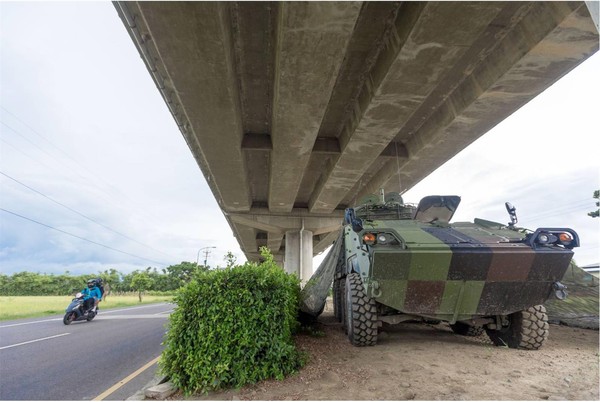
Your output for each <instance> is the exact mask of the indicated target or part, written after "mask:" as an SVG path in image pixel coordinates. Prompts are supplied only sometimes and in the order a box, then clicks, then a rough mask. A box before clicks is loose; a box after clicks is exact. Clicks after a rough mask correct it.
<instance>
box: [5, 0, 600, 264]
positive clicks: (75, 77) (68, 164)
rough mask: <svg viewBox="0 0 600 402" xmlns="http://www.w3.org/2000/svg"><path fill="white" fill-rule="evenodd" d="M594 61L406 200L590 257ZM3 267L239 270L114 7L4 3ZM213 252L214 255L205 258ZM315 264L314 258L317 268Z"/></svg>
mask: <svg viewBox="0 0 600 402" xmlns="http://www.w3.org/2000/svg"><path fill="white" fill-rule="evenodd" d="M598 71H600V55H598V54H596V55H594V56H592V57H591V58H590V59H589V60H587V61H586V62H584V63H582V64H581V65H580V66H579V67H577V68H576V69H575V70H573V71H572V72H571V73H569V74H568V75H566V76H565V77H564V78H562V79H561V80H560V81H559V82H557V83H556V84H555V85H553V86H552V87H550V88H549V89H548V90H546V91H545V92H544V93H543V94H541V95H540V96H538V97H537V98H536V99H534V100H532V101H531V102H529V103H528V104H527V105H525V106H524V107H523V108H522V109H520V110H519V111H517V112H515V113H514V114H513V115H512V116H510V117H509V118H508V119H506V120H505V121H504V122H502V123H500V124H499V125H497V126H496V127H495V128H494V129H492V130H491V131H490V132H488V133H487V134H485V135H484V136H483V137H481V138H480V139H479V140H477V141H476V142H474V143H473V144H472V145H471V146H469V147H468V148H466V149H465V150H463V151H462V152H461V153H460V154H459V155H457V156H456V157H455V158H453V159H452V160H450V161H449V162H447V163H446V164H444V165H443V166H442V167H440V168H439V169H437V170H436V171H435V172H434V173H433V174H431V175H430V176H429V177H427V178H426V179H424V180H423V181H422V182H420V183H419V184H417V185H416V186H415V187H414V188H412V189H411V190H409V191H408V192H407V193H405V194H404V200H405V201H408V202H414V203H418V201H419V200H420V198H422V197H424V196H426V195H431V194H446V195H449V194H456V195H460V196H461V197H462V204H461V206H460V207H459V209H458V211H457V213H456V214H455V217H454V221H472V220H473V218H475V217H479V218H485V219H489V220H495V221H499V222H504V223H507V222H508V221H509V217H508V214H507V213H506V210H505V208H504V203H505V202H506V201H510V202H511V203H512V204H514V205H515V206H516V208H517V215H518V218H519V225H521V226H523V227H527V228H530V229H535V228H537V227H565V226H566V227H571V228H573V229H575V230H576V231H577V232H578V233H579V236H580V238H581V243H582V247H580V248H579V249H576V250H575V259H576V261H577V262H578V264H580V265H587V264H591V263H596V262H598V261H599V260H600V258H599V252H600V250H599V232H600V231H599V229H600V227H599V224H600V219H593V218H590V217H588V216H587V212H589V211H592V210H594V209H595V205H594V200H593V198H592V194H593V192H594V190H596V189H598V188H600V166H599V165H600V164H599V162H598V160H599V159H600V158H599V157H598V154H599V152H598V150H599V149H600V135H599V133H600V129H599V128H600V127H599V125H598V110H596V109H597V108H598V104H600V103H599V102H598V101H599V99H598V97H599V95H598V94H600V74H598ZM0 123H1V124H0V208H1V209H2V210H0V270H1V272H2V273H5V274H11V273H14V272H19V271H25V270H27V271H31V272H41V273H55V274H59V273H63V272H66V271H69V272H71V273H77V274H84V273H96V272H99V271H103V270H105V269H110V268H115V269H118V270H119V271H121V272H124V273H125V272H131V271H132V270H135V269H144V268H146V267H157V268H164V267H166V266H168V265H172V264H177V263H179V262H181V261H197V259H198V258H199V260H200V261H201V262H202V261H203V260H204V254H203V252H200V250H201V249H203V248H205V247H211V248H210V249H208V250H209V251H210V255H209V256H208V259H207V260H208V264H209V265H210V266H213V267H214V266H218V265H221V266H223V265H224V264H225V263H224V256H225V254H226V253H227V252H228V251H231V252H233V254H234V255H235V256H236V257H237V258H238V262H243V261H245V257H244V256H243V253H242V252H241V250H240V248H239V246H238V244H237V242H236V240H235V238H234V236H233V234H232V231H231V229H230V227H229V225H228V224H227V222H226V220H225V218H224V216H223V214H222V212H221V211H220V209H219V207H218V205H217V203H216V201H215V199H214V196H213V195H212V193H211V192H210V190H209V188H208V185H207V184H206V182H205V180H204V177H203V175H202V173H201V171H200V169H199V167H198V166H197V164H196V162H195V160H194V159H193V157H192V154H191V152H190V151H189V149H188V147H187V145H186V144H185V141H184V139H183V136H182V135H181V133H180V132H179V130H178V128H177V126H176V124H175V122H174V120H173V118H172V117H171V115H170V113H169V111H168V109H167V107H166V105H165V104H164V101H163V100H162V98H161V96H160V94H159V92H158V90H157V89H156V87H155V85H154V82H153V81H152V79H151V78H150V74H149V73H148V71H147V70H146V67H145V66H144V64H143V62H142V60H141V58H140V57H139V55H138V52H137V50H136V49H135V46H134V45H133V42H132V41H131V39H130V37H129V35H128V34H127V32H126V30H125V27H124V26H123V23H122V22H121V20H120V19H119V18H118V15H117V12H116V10H115V9H114V7H113V6H112V4H111V3H109V2H93V3H87V2H86V3H54V2H52V3H49V2H44V3H9V2H0ZM212 247H214V248H212ZM323 257H324V254H321V255H320V256H317V257H316V258H315V260H314V266H315V269H316V267H317V265H318V263H319V262H320V261H321V260H322V259H323Z"/></svg>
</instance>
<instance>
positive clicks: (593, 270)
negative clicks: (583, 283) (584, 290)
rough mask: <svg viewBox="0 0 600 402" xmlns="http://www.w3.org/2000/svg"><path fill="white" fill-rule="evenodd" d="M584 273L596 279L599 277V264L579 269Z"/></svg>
mask: <svg viewBox="0 0 600 402" xmlns="http://www.w3.org/2000/svg"><path fill="white" fill-rule="evenodd" d="M581 269H583V270H584V271H585V272H587V273H589V274H592V275H594V276H595V277H596V278H598V277H600V263H598V262H597V263H595V264H590V265H586V266H584V267H581Z"/></svg>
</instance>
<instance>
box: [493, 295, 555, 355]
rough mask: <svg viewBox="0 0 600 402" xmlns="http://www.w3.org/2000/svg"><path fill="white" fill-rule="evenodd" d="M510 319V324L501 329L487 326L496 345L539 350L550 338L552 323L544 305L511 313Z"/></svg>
mask: <svg viewBox="0 0 600 402" xmlns="http://www.w3.org/2000/svg"><path fill="white" fill-rule="evenodd" d="M508 321H509V325H508V326H507V327H503V328H502V329H499V330H495V329H494V330H491V329H487V328H486V330H485V331H486V332H487V334H488V336H489V337H490V339H491V340H492V342H493V343H494V345H496V346H508V347H509V348H514V349H516V348H519V349H529V350H537V349H539V348H540V347H541V346H542V345H543V344H544V342H545V341H546V339H548V333H549V328H550V325H549V324H548V314H546V307H544V306H542V305H538V306H533V307H529V308H528V309H526V310H523V311H519V312H516V313H513V314H510V315H509V316H508Z"/></svg>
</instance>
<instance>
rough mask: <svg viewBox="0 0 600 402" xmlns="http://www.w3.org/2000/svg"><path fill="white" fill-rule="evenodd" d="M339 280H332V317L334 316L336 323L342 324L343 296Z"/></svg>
mask: <svg viewBox="0 0 600 402" xmlns="http://www.w3.org/2000/svg"><path fill="white" fill-rule="evenodd" d="M341 282H342V281H341V280H339V279H334V281H333V315H334V316H335V318H336V320H337V321H338V322H342V321H343V318H342V310H343V306H342V299H343V298H344V295H343V293H342V286H341Z"/></svg>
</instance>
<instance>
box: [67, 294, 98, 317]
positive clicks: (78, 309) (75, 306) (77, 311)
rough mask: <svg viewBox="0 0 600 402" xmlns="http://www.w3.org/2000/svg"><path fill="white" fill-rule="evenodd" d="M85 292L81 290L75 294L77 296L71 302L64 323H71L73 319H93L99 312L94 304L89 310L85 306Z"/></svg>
mask: <svg viewBox="0 0 600 402" xmlns="http://www.w3.org/2000/svg"><path fill="white" fill-rule="evenodd" d="M83 304H84V303H83V293H81V292H79V293H77V294H76V295H75V298H73V300H71V304H69V307H67V310H66V314H65V316H64V318H63V324H65V325H69V324H71V323H72V322H73V321H83V320H87V321H92V320H93V319H94V317H95V316H96V314H97V311H96V309H94V306H92V307H91V308H90V309H88V310H84V308H83Z"/></svg>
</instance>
